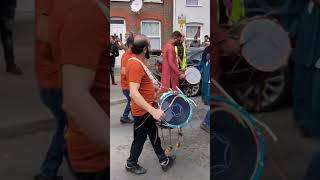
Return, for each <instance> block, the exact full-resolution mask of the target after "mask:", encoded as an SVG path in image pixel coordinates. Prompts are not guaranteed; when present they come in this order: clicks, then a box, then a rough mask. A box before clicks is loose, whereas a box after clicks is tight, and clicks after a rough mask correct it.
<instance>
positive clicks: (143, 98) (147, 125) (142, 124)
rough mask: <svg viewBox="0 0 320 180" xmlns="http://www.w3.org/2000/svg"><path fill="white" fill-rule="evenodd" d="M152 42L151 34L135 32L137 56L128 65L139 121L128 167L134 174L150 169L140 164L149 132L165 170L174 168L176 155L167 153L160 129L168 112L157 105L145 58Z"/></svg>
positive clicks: (135, 116)
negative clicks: (150, 39)
mask: <svg viewBox="0 0 320 180" xmlns="http://www.w3.org/2000/svg"><path fill="white" fill-rule="evenodd" d="M149 46H150V42H149V40H148V39H147V37H145V36H143V35H137V36H135V38H134V43H133V46H132V48H131V50H132V53H133V54H134V55H135V57H134V58H130V59H129V60H128V64H127V66H126V76H127V79H128V82H129V89H130V96H131V111H132V114H133V117H134V120H135V121H134V135H133V136H134V137H133V138H134V140H133V142H132V145H131V149H130V157H129V158H128V160H127V163H126V165H125V168H126V170H127V171H129V172H132V173H134V174H145V173H146V172H147V170H146V169H144V168H143V167H141V166H140V165H139V164H138V159H139V157H140V154H141V152H142V150H143V145H144V143H145V141H146V139H147V136H149V139H150V141H151V144H152V147H153V149H154V151H155V153H156V155H157V157H158V159H159V163H160V165H161V168H162V170H163V171H167V170H168V169H169V168H171V167H172V165H173V162H174V159H175V157H174V156H173V157H172V156H166V155H165V153H164V150H163V148H162V147H161V140H160V138H159V136H158V133H157V130H158V129H157V125H156V122H160V121H161V120H163V119H164V117H165V114H164V112H163V111H162V110H160V109H156V108H155V107H154V101H155V92H156V88H155V87H154V85H153V83H152V81H151V80H150V78H149V76H148V74H147V73H146V70H145V69H144V67H143V63H144V62H145V59H148V58H149V49H148V48H149ZM173 51H174V50H173ZM173 57H175V56H173Z"/></svg>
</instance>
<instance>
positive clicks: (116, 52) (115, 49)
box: [110, 36, 119, 85]
mask: <svg viewBox="0 0 320 180" xmlns="http://www.w3.org/2000/svg"><path fill="white" fill-rule="evenodd" d="M110 43H111V48H110V57H111V59H110V60H111V72H110V75H111V81H112V85H117V83H116V81H115V79H114V65H115V63H116V57H118V56H119V47H118V43H117V42H116V37H114V36H110Z"/></svg>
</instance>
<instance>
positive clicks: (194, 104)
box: [176, 86, 198, 107]
mask: <svg viewBox="0 0 320 180" xmlns="http://www.w3.org/2000/svg"><path fill="white" fill-rule="evenodd" d="M176 88H177V89H178V91H179V92H180V93H181V94H183V95H185V94H184V93H183V92H182V91H181V90H180V89H179V88H178V86H176ZM185 96H186V95H185ZM188 100H189V101H191V102H192V103H193V104H194V105H195V106H196V107H198V106H197V104H196V103H195V102H194V101H193V100H192V99H190V98H188Z"/></svg>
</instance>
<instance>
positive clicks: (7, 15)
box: [0, 0, 22, 75]
mask: <svg viewBox="0 0 320 180" xmlns="http://www.w3.org/2000/svg"><path fill="white" fill-rule="evenodd" d="M16 6H17V0H1V1H0V34H1V41H2V45H3V51H4V58H5V61H6V71H7V72H8V73H10V74H14V75H21V74H22V70H21V69H20V67H19V66H18V65H16V63H15V59H14V58H15V57H14V48H13V25H14V17H15V10H16Z"/></svg>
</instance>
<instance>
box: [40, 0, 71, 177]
mask: <svg viewBox="0 0 320 180" xmlns="http://www.w3.org/2000/svg"><path fill="white" fill-rule="evenodd" d="M35 5H36V6H35V7H36V9H35V10H36V21H35V25H36V26H35V27H36V28H35V31H36V39H35V63H34V64H35V74H36V78H37V82H38V87H39V89H40V97H41V100H42V102H43V104H44V105H46V106H47V108H48V109H49V110H50V111H51V113H52V114H53V115H54V118H55V120H56V124H57V126H56V130H55V133H54V135H53V138H52V140H51V144H50V146H49V149H48V152H47V154H46V157H45V160H44V161H43V163H42V166H41V169H40V173H39V174H38V175H36V176H35V177H34V179H35V180H62V177H61V176H58V170H59V167H60V166H61V164H62V161H63V154H64V145H65V141H64V129H65V126H66V121H67V117H66V114H65V112H64V111H63V109H62V99H63V98H62V89H61V73H55V72H57V70H58V67H59V66H58V62H57V61H54V59H53V57H52V54H51V53H52V51H51V46H50V44H49V42H48V16H49V15H50V12H51V9H52V6H53V0H47V1H42V0H36V2H35Z"/></svg>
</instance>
